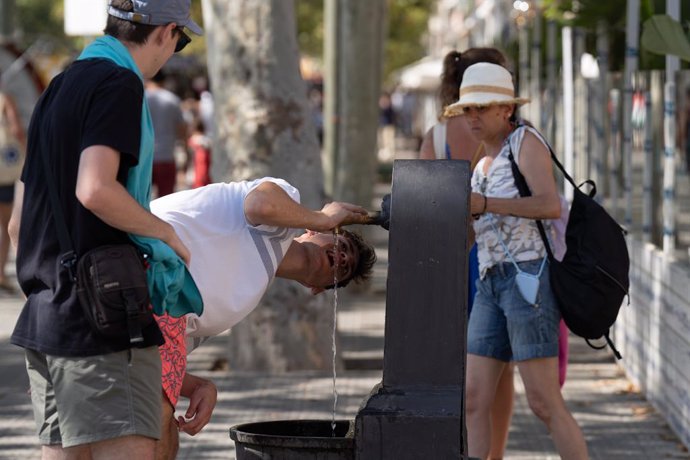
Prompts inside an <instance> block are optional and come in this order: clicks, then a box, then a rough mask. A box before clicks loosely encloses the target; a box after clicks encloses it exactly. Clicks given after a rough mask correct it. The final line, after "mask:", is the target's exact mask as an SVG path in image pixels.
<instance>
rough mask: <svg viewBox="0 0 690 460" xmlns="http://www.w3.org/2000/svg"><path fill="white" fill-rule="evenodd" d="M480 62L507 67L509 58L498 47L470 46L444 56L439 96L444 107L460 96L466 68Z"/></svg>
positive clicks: (442, 107)
mask: <svg viewBox="0 0 690 460" xmlns="http://www.w3.org/2000/svg"><path fill="white" fill-rule="evenodd" d="M478 62H489V63H491V64H497V65H500V66H503V67H506V65H507V60H506V58H505V56H504V55H503V53H501V51H499V50H498V49H496V48H469V49H467V50H465V51H464V52H463V53H461V52H459V51H451V52H450V53H448V54H446V57H445V58H443V73H442V74H441V87H440V88H439V90H438V98H439V101H440V102H441V113H443V109H444V108H445V107H446V106H448V105H450V104H452V103H453V102H456V101H457V100H458V99H459V98H460V93H459V89H460V84H461V83H462V77H463V75H465V70H467V68H468V67H469V66H471V65H473V64H476V63H478Z"/></svg>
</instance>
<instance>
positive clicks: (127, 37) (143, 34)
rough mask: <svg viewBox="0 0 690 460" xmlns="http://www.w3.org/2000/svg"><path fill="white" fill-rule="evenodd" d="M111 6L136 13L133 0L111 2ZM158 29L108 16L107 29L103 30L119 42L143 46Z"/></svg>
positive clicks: (111, 0) (113, 0) (112, 0)
mask: <svg viewBox="0 0 690 460" xmlns="http://www.w3.org/2000/svg"><path fill="white" fill-rule="evenodd" d="M109 4H110V5H111V6H112V7H113V8H117V9H118V10H122V11H134V6H132V0H110V2H109ZM156 27H159V26H154V25H151V24H140V23H138V22H132V21H126V20H124V19H120V18H116V17H115V16H111V15H108V20H107V22H106V24H105V29H103V33H104V34H106V35H110V36H111V37H114V38H117V39H118V40H122V41H126V42H131V43H136V44H139V45H143V44H144V43H146V40H148V38H149V35H151V33H152V32H153V31H154V30H155V29H156Z"/></svg>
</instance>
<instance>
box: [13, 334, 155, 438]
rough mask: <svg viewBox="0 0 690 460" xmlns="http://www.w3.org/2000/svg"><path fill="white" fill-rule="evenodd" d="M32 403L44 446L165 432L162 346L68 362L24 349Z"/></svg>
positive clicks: (67, 359)
mask: <svg viewBox="0 0 690 460" xmlns="http://www.w3.org/2000/svg"><path fill="white" fill-rule="evenodd" d="M25 354H26V367H27V371H28V374H29V381H30V383H31V402H32V405H33V409H34V419H35V421H36V426H37V430H38V438H39V442H40V443H41V444H43V445H57V444H61V445H62V447H73V446H78V445H81V444H88V443H92V442H98V441H104V440H106V439H112V438H118V437H122V436H129V435H139V436H146V437H149V438H154V439H158V438H159V437H160V433H161V426H160V420H161V364H160V354H159V353H158V347H155V346H154V347H147V348H132V349H131V350H125V351H120V352H116V353H109V354H106V355H97V356H88V357H85V358H63V357H57V356H50V355H46V354H43V353H40V352H37V351H34V350H29V349H26V350H25Z"/></svg>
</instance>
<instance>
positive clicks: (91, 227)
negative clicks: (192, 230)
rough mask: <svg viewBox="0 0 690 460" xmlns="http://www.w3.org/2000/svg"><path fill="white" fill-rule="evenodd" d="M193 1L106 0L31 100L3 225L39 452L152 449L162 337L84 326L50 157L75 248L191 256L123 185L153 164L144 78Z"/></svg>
mask: <svg viewBox="0 0 690 460" xmlns="http://www.w3.org/2000/svg"><path fill="white" fill-rule="evenodd" d="M189 8H190V0H141V1H137V2H132V1H130V0H110V2H109V8H108V22H107V26H106V29H105V34H106V35H105V36H104V37H100V38H99V39H97V40H96V41H94V43H92V44H91V45H89V47H87V49H86V50H85V52H84V54H83V55H82V57H81V58H80V59H79V60H77V61H75V62H74V63H73V64H71V65H70V66H69V67H68V68H67V69H66V70H65V71H64V72H63V73H61V74H60V75H58V76H57V77H55V78H54V79H53V81H52V82H51V84H50V86H49V87H48V89H47V90H46V91H45V93H44V94H43V95H42V96H41V98H40V100H39V101H38V103H37V105H36V108H35V110H34V114H33V117H32V120H31V124H30V127H29V138H28V148H27V152H28V153H27V159H26V164H25V167H24V171H23V174H22V183H23V199H22V193H18V197H17V206H15V209H16V212H14V213H13V216H12V220H11V222H10V232H11V235H12V238H13V241H14V242H15V244H17V246H18V249H17V276H18V279H19V283H20V285H21V288H22V290H23V291H24V293H25V294H26V296H27V301H26V305H25V306H24V309H23V310H22V312H21V315H20V317H19V319H18V321H17V325H16V327H15V330H14V333H13V334H12V343H14V344H16V345H19V346H21V347H24V348H25V350H26V360H27V370H28V374H29V379H30V382H31V398H32V402H33V406H34V417H35V419H36V424H37V431H38V435H39V441H40V443H41V444H42V445H43V456H44V458H46V457H49V458H53V457H56V458H57V457H60V458H62V456H63V455H64V456H66V457H69V458H82V456H83V457H85V458H86V457H89V458H91V457H92V458H104V457H107V458H111V457H112V456H117V457H120V458H132V459H135V458H153V456H154V453H155V440H156V439H158V437H159V436H160V411H161V405H160V403H161V397H160V394H161V388H160V356H159V352H158V345H160V344H161V343H162V336H161V333H160V331H159V330H158V327H157V326H156V324H155V323H152V324H151V325H150V326H148V327H146V328H145V329H144V330H143V331H142V332H143V337H144V341H143V344H142V345H141V347H136V348H132V345H131V344H130V341H129V337H128V336H123V337H118V338H115V339H112V338H105V337H102V336H100V335H99V334H98V333H97V332H96V331H94V330H93V329H92V328H91V326H90V325H89V323H88V321H87V319H86V317H85V315H84V313H83V309H82V305H80V303H79V301H78V299H77V296H76V292H75V286H74V283H73V281H72V279H71V277H70V276H69V274H68V273H67V270H65V269H63V268H62V267H61V266H60V264H59V259H60V255H61V254H63V253H64V252H65V248H61V247H60V243H59V241H58V238H57V230H56V228H57V227H56V223H55V220H54V219H53V207H52V206H51V201H50V196H49V191H48V186H47V182H46V177H45V174H44V171H45V170H44V162H47V163H48V165H47V166H48V171H49V173H50V174H52V179H53V182H54V183H55V185H56V188H57V192H58V195H59V197H58V200H59V205H60V208H61V209H62V212H63V214H64V218H65V221H66V224H67V227H68V231H69V233H70V238H71V240H72V244H73V246H74V251H75V252H76V254H77V255H78V256H80V255H83V254H84V253H85V252H87V251H89V250H91V249H94V248H96V247H99V246H102V245H106V244H122V243H125V244H127V243H129V244H131V240H130V238H129V237H128V234H133V235H139V236H144V237H152V238H157V239H160V240H162V241H163V242H165V243H167V244H168V245H169V246H170V247H171V248H172V249H173V250H174V251H175V252H176V253H177V254H178V255H179V256H180V257H181V258H182V259H183V260H184V261H185V262H189V251H188V250H187V248H186V247H185V246H184V244H183V243H182V241H181V240H180V239H179V237H178V236H177V234H176V233H175V231H174V229H173V227H172V226H171V225H170V224H167V223H165V222H163V221H162V220H160V219H159V218H157V217H155V216H154V215H153V214H151V213H150V212H149V211H148V210H147V209H145V208H144V207H142V206H141V205H140V204H139V202H137V201H136V200H135V199H134V197H133V196H132V195H131V194H130V193H129V192H128V190H127V188H126V184H127V177H128V173H129V172H130V170H131V169H132V168H135V167H142V166H141V165H146V166H147V167H149V168H150V164H151V162H152V160H153V155H152V153H153V152H152V138H151V137H150V136H149V135H148V133H147V127H146V123H142V114H144V113H145V112H144V109H145V106H144V89H143V79H144V78H150V77H151V76H153V75H154V74H155V73H156V72H158V70H160V67H161V66H162V65H163V64H164V63H165V62H166V61H167V60H168V59H169V58H170V57H171V56H172V54H173V52H176V51H179V50H180V49H181V48H182V47H184V46H185V45H186V44H187V43H188V42H189V37H188V36H187V35H186V34H185V33H184V31H183V30H184V28H185V27H186V28H188V29H189V30H191V31H192V32H194V33H196V34H201V33H202V31H201V29H200V28H199V26H198V25H196V24H195V23H194V22H193V21H192V20H191V19H190V17H189ZM144 121H145V120H144ZM142 126H143V127H142ZM147 142H148V143H150V144H151V149H147V148H146V146H147V145H148V144H147ZM138 165H139V166H138ZM148 187H150V182H149V184H148ZM20 189H21V187H20ZM22 201H23V203H22ZM22 204H23V205H22ZM20 224H21V225H20Z"/></svg>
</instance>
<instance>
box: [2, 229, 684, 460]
mask: <svg viewBox="0 0 690 460" xmlns="http://www.w3.org/2000/svg"><path fill="white" fill-rule="evenodd" d="M372 236H373V239H374V241H375V242H376V243H377V246H378V248H377V252H378V256H379V262H378V264H377V266H376V268H375V273H374V277H373V280H372V283H371V285H370V286H369V288H368V289H367V290H365V291H364V292H356V291H350V290H343V292H340V293H339V298H340V302H341V304H340V305H339V306H338V311H339V313H338V328H339V331H340V335H341V342H340V350H339V351H338V352H339V353H341V355H342V357H343V360H344V363H345V367H346V369H345V370H344V371H340V372H339V373H338V377H337V391H338V405H337V413H336V417H337V418H338V419H352V418H354V416H355V414H356V413H357V410H358V408H359V405H360V404H361V402H362V401H363V400H364V398H365V397H366V396H367V395H368V393H369V392H370V390H371V389H372V387H373V386H374V385H375V384H376V383H378V382H379V381H380V380H381V364H382V358H383V331H384V316H385V287H386V282H385V279H386V266H387V263H388V254H387V243H386V242H387V234H386V233H385V232H384V231H383V230H381V231H378V229H377V231H375V232H374V234H373V235H372ZM21 304H22V302H21V301H20V300H19V298H18V296H16V295H15V296H8V295H6V294H0V375H3V378H2V384H1V391H0V415H1V416H0V459H8V460H9V459H12V460H15V459H17V460H19V459H38V458H40V450H39V448H38V447H37V446H36V438H35V437H34V435H33V429H34V428H33V420H32V414H31V403H30V398H29V395H28V393H27V388H28V382H27V378H26V373H25V371H24V365H23V353H22V351H21V350H20V349H19V348H17V347H14V346H12V345H10V344H9V343H8V338H9V335H10V333H11V331H12V327H13V325H14V322H15V320H16V317H17V315H18V313H19V311H20V308H21ZM570 343H571V356H570V366H569V368H568V379H567V382H566V384H565V387H564V396H565V399H566V401H567V403H568V406H569V407H570V409H571V411H572V412H573V415H574V417H575V419H576V420H577V421H578V423H579V424H580V426H581V427H582V430H583V432H584V434H585V437H586V439H587V443H588V446H589V450H590V456H591V458H592V459H600V460H604V459H606V460H617V459H628V460H637V459H639V460H642V459H644V460H648V459H651V458H655V459H657V458H658V459H661V458H664V459H690V455H689V454H688V451H687V448H685V447H684V446H683V445H682V444H681V443H680V442H679V441H678V439H677V437H676V436H675V435H674V434H673V433H672V432H671V430H670V428H669V427H668V425H667V424H666V422H665V421H664V420H663V419H662V418H661V416H660V415H659V414H658V413H657V412H656V411H655V410H654V409H653V408H652V406H651V405H650V404H648V403H647V402H646V401H645V399H644V398H643V397H642V396H641V395H640V394H639V392H637V391H636V389H635V388H634V387H633V386H632V385H631V384H630V383H629V382H628V381H627V380H626V379H625V376H624V375H623V372H622V371H621V370H620V368H619V367H618V366H617V365H616V364H615V363H614V361H613V359H612V358H611V356H610V354H608V353H607V352H604V351H598V352H597V351H594V350H590V349H588V348H587V346H586V345H585V344H584V342H583V341H582V340H581V339H579V338H577V337H571V340H570ZM226 346H227V334H226V335H221V336H218V337H216V338H214V339H211V340H209V341H208V342H206V344H204V345H203V347H202V348H201V349H199V350H197V351H195V352H194V353H192V354H191V355H190V363H189V365H190V368H191V371H192V372H194V373H196V374H199V375H201V376H203V377H206V378H210V379H212V380H213V381H214V382H215V383H216V385H217V386H218V390H219V393H218V404H217V407H216V410H215V412H214V416H213V418H212V420H211V423H210V424H209V425H208V426H207V427H206V428H205V429H204V431H202V432H201V433H200V434H198V435H197V436H195V437H190V436H187V435H185V434H182V436H181V446H180V453H179V456H178V458H179V459H194V460H197V459H221V458H222V459H233V458H235V456H234V444H233V442H232V441H231V440H230V438H229V436H228V428H229V427H230V426H232V425H235V424H239V423H245V422H253V421H267V420H281V419H292V420H294V419H310V418H318V419H330V418H331V416H332V412H331V411H332V406H333V394H332V375H331V373H330V372H291V373H287V374H280V375H275V374H266V373H251V372H232V371H228V370H219V371H212V370H209V369H211V368H212V364H213V363H214V362H215V361H216V360H217V359H218V358H224V356H225V352H224V349H225V347H226ZM516 374H517V373H516ZM515 382H516V390H517V394H516V398H515V413H514V417H513V424H512V427H511V431H510V440H509V443H508V451H507V453H506V457H505V458H506V459H508V460H547V459H557V458H558V456H557V454H556V453H555V449H554V448H553V444H552V442H551V440H550V438H549V436H548V434H547V432H546V429H545V428H544V427H543V425H542V424H541V423H540V422H539V421H538V420H537V419H536V417H535V416H533V415H532V414H531V412H530V410H529V408H528V407H527V402H526V399H525V395H524V388H523V386H522V382H521V380H520V378H519V376H518V377H516V380H515ZM183 403H184V402H183ZM183 403H182V404H181V407H180V410H179V411H178V412H179V413H183V412H184V410H185V409H186V407H185V406H184V404H183ZM372 460H375V459H372Z"/></svg>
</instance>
